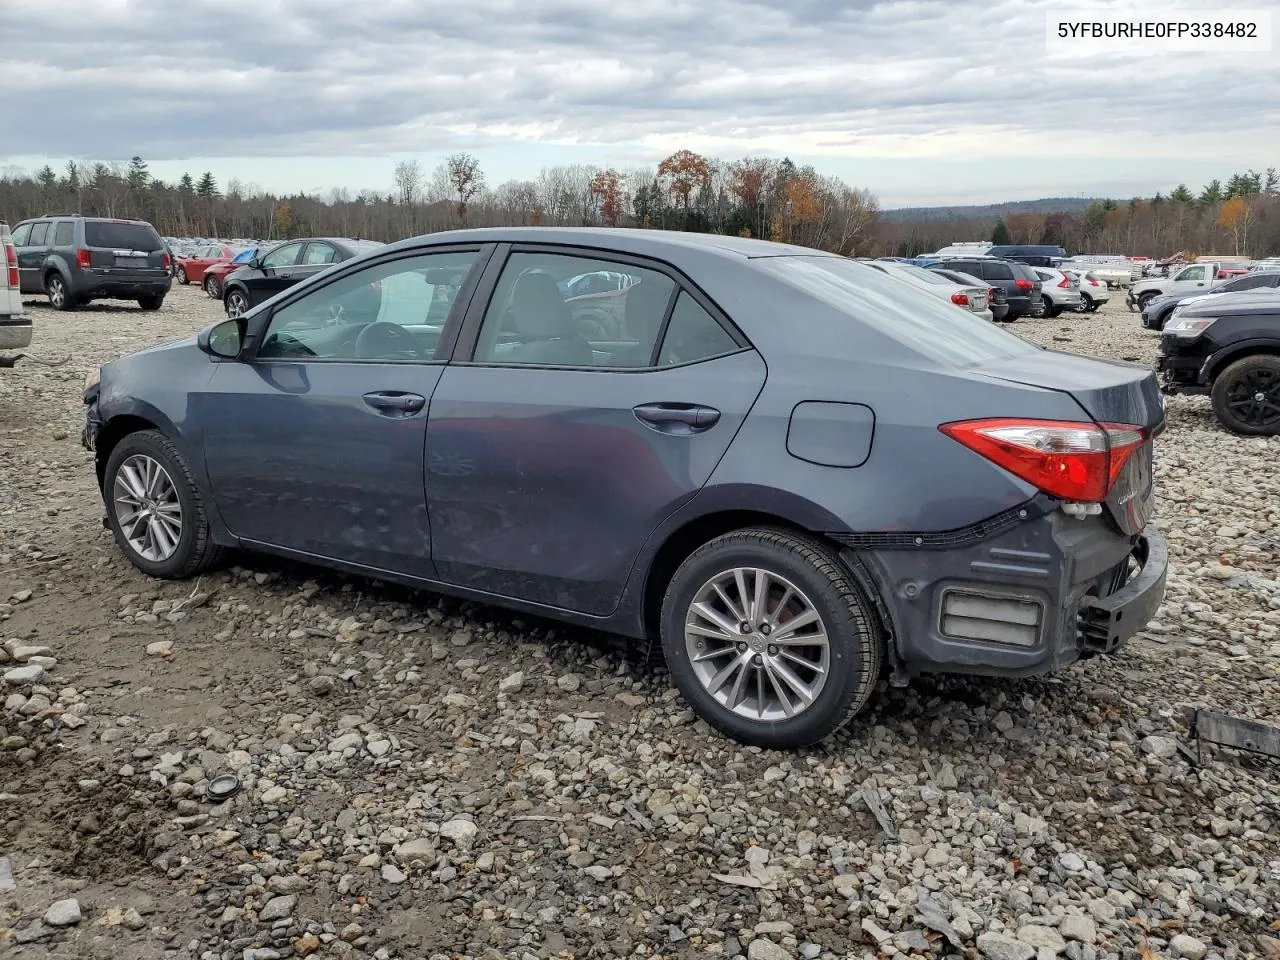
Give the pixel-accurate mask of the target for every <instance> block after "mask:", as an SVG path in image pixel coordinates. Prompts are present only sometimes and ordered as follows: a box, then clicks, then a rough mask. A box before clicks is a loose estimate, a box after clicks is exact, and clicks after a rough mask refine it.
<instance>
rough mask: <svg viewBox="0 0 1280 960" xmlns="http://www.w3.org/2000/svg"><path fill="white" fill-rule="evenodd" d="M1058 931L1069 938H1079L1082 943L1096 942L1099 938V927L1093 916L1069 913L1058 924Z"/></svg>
mask: <svg viewBox="0 0 1280 960" xmlns="http://www.w3.org/2000/svg"><path fill="white" fill-rule="evenodd" d="M1058 932H1059V933H1060V934H1062V935H1063V936H1064V937H1065V938H1066V939H1068V940H1079V941H1080V942H1081V943H1094V942H1095V941H1096V940H1097V939H1098V927H1097V924H1095V923H1094V922H1093V918H1092V917H1085V916H1081V915H1080V914H1076V913H1069V914H1067V915H1066V916H1065V917H1063V918H1062V922H1061V923H1059V924H1058Z"/></svg>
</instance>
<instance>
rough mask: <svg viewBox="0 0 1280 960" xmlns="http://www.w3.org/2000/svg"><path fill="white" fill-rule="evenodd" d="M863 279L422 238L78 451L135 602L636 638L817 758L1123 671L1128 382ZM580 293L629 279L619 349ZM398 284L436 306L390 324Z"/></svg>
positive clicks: (711, 242) (369, 258) (176, 374)
mask: <svg viewBox="0 0 1280 960" xmlns="http://www.w3.org/2000/svg"><path fill="white" fill-rule="evenodd" d="M883 268H884V265H873V264H870V263H863V262H857V261H854V260H851V259H849V258H846V257H842V256H838V255H835V254H829V253H824V252H821V251H817V250H810V249H807V248H803V247H796V246H788V245H781V244H773V243H767V242H764V241H759V240H749V239H743V238H739V237H731V236H715V235H706V234H694V233H674V232H672V233H667V232H660V231H651V230H625V229H586V228H583V229H576V228H555V229H546V228H541V229H540V228H534V227H525V228H509V229H507V228H494V229H483V230H462V231H453V232H445V233H437V234H431V235H428V236H425V237H418V238H414V239H412V240H407V241H404V242H401V243H397V244H394V245H391V246H388V247H385V248H383V249H380V250H377V251H373V252H371V253H370V254H368V255H366V256H363V257H361V258H359V259H358V260H354V261H352V262H349V263H340V264H336V265H333V266H331V267H330V268H329V269H328V270H327V271H325V272H324V273H322V274H319V275H316V276H312V277H310V278H308V279H306V280H304V281H302V282H301V283H299V284H298V285H297V286H295V287H293V288H291V289H288V290H285V291H282V292H281V293H280V294H279V295H278V296H276V297H275V298H273V299H272V300H270V301H269V302H268V303H265V304H263V305H261V306H260V307H258V308H256V309H251V310H249V311H248V312H247V313H244V314H242V315H240V316H238V317H235V318H231V319H228V320H225V321H223V322H221V323H218V324H215V325H213V326H211V327H208V328H206V329H205V330H203V331H201V332H200V333H199V334H198V335H197V336H196V337H191V338H187V339H185V340H179V341H176V342H173V343H169V344H166V345H157V346H153V347H150V348H148V349H146V350H143V351H141V352H139V353H134V354H131V355H129V356H125V357H122V358H120V359H118V360H115V361H112V362H110V363H107V364H105V365H104V366H102V367H101V368H100V369H99V370H98V371H97V372H96V373H95V374H94V375H91V376H90V378H89V379H88V381H87V382H86V384H85V394H84V399H85V405H86V421H85V429H84V435H83V438H84V442H85V445H86V446H87V447H89V448H90V449H92V450H93V451H94V462H95V465H96V471H97V480H98V482H99V484H100V488H101V490H102V496H103V500H104V506H105V508H106V514H107V520H108V524H109V526H110V528H111V531H112V533H113V534H114V535H115V538H116V541H117V543H118V545H119V547H120V549H121V550H122V551H123V552H124V554H125V555H126V556H127V557H128V558H129V560H130V561H131V562H132V563H133V564H134V565H135V566H137V567H138V568H139V569H140V570H142V571H144V572H145V573H147V574H148V575H150V576H153V577H160V578H183V577H190V576H193V575H195V574H197V573H198V572H200V571H201V570H203V569H205V568H207V567H209V566H210V565H212V564H214V563H215V562H217V561H218V560H219V558H220V556H221V554H222V552H223V550H224V549H225V548H228V547H242V548H247V549H254V550H262V551H268V552H272V553H276V554H279V555H282V556H287V557H293V558H296V559H299V560H305V561H310V562H314V563H320V564H325V565H329V566H332V567H335V568H339V569H343V570H346V571H350V572H355V573H365V574H369V575H372V576H376V577H378V578H379V579H382V580H394V581H397V582H401V583H406V584H410V585H416V586H420V587H425V588H428V589H432V590H437V591H439V592H442V593H446V594H450V595H454V596H459V597H465V598H469V599H471V600H475V601H480V602H486V603H495V604H500V605H504V606H508V607H511V608H513V609H516V610H523V611H526V612H529V613H536V614H538V615H542V616H547V617H551V618H553V619H557V620H561V621H565V622H569V623H575V624H581V625H589V626H592V627H596V628H601V629H606V630H612V631H617V632H620V633H622V634H625V635H628V636H631V637H634V638H646V637H650V638H654V639H656V640H658V641H659V642H660V644H661V648H662V650H663V652H664V655H665V658H666V662H667V664H668V666H669V668H670V671H671V675H672V677H673V679H674V681H675V683H676V685H677V686H678V687H679V689H680V691H681V692H682V693H683V695H684V696H685V698H686V699H687V701H688V702H689V703H690V705H691V706H692V708H693V710H694V711H695V712H696V713H697V715H699V716H701V717H703V718H704V719H705V720H707V722H708V723H710V724H712V725H713V726H715V727H716V728H718V729H719V730H721V731H723V732H725V733H726V734H728V735H730V736H732V737H735V738H738V739H740V740H742V741H744V742H746V743H751V744H757V745H761V746H769V747H791V746H796V745H800V744H806V743H813V742H815V741H817V740H820V739H822V738H823V737H825V736H827V735H828V734H830V733H831V732H832V731H833V730H835V729H837V728H839V727H840V726H841V725H842V724H844V723H845V722H847V721H848V719H849V718H850V717H852V716H853V715H854V714H855V713H857V712H858V711H859V710H860V709H861V708H862V707H863V706H865V705H866V704H867V703H868V701H869V700H870V698H871V696H872V693H873V691H874V690H875V688H876V684H877V681H878V680H879V678H880V677H881V676H882V674H884V673H887V674H888V675H889V676H890V677H891V678H893V679H894V680H895V682H902V681H905V680H907V679H908V678H909V677H910V676H912V675H914V674H918V673H935V672H962V673H970V674H980V675H989V676H1026V675H1034V674H1042V673H1045V672H1048V671H1050V670H1053V669H1055V668H1058V667H1060V666H1062V665H1064V664H1067V663H1070V662H1072V661H1074V660H1077V659H1080V658H1085V657H1093V656H1096V655H1099V654H1106V653H1112V652H1114V651H1116V650H1117V649H1118V648H1119V647H1120V646H1121V645H1122V644H1123V643H1124V642H1125V641H1126V640H1127V638H1129V637H1130V636H1131V635H1132V634H1133V633H1134V632H1135V631H1137V630H1139V629H1141V628H1142V626H1143V624H1145V623H1146V622H1147V620H1149V619H1150V617H1151V616H1152V615H1153V614H1154V612H1155V610H1156V609H1157V607H1158V606H1159V604H1160V602H1161V599H1162V597H1163V595H1164V584H1165V576H1166V563H1167V551H1166V549H1165V546H1164V540H1163V538H1162V536H1161V535H1160V533H1159V532H1158V531H1157V530H1156V529H1155V527H1154V526H1151V525H1150V524H1149V523H1148V518H1149V515H1150V512H1151V508H1152V505H1153V501H1154V491H1153V486H1152V454H1153V445H1154V440H1155V437H1156V436H1157V435H1158V434H1159V433H1160V431H1161V430H1162V429H1163V426H1164V409H1163V405H1162V403H1161V398H1160V394H1159V390H1158V387H1157V384H1156V380H1155V377H1154V375H1153V373H1152V371H1151V370H1150V369H1148V368H1145V367H1141V366H1138V365H1135V364H1126V363H1119V362H1108V361H1098V360H1093V359H1089V358H1085V357H1080V356H1075V355H1072V354H1067V353H1059V352H1056V351H1049V350H1044V349H1041V348H1039V347H1035V346H1033V345H1031V344H1029V343H1027V342H1026V341H1024V340H1022V339H1021V338H1019V337H1016V336H1013V335H1012V334H1010V333H1008V332H1006V331H1005V330H1003V329H1002V328H1000V327H997V326H995V325H994V324H991V323H987V322H984V320H983V319H982V318H981V317H980V316H979V315H978V314H975V313H970V312H968V311H966V310H963V309H957V308H956V307H955V306H953V305H952V304H950V303H948V302H946V301H945V300H943V299H940V298H938V297H935V296H932V295H929V294H928V293H926V292H924V286H925V285H924V284H921V285H920V286H919V287H917V286H913V285H912V284H910V283H906V282H903V281H901V280H898V279H895V278H893V277H890V276H889V275H888V272H887V271H886V270H884V269H883ZM595 271H606V272H617V273H624V274H627V275H629V277H630V280H631V282H629V283H628V284H627V289H626V297H625V299H626V303H625V307H624V317H625V331H624V334H625V337H624V339H619V340H604V341H591V340H587V339H586V338H584V337H583V336H582V334H581V330H580V328H579V325H578V321H577V318H576V317H575V316H574V312H573V309H572V308H571V306H570V304H569V303H568V302H567V301H566V299H565V296H564V293H563V292H562V291H561V288H560V283H561V281H562V280H565V279H568V278H571V277H576V276H580V275H583V274H587V273H591V272H595ZM939 279H941V278H939ZM392 286H396V287H398V288H399V289H400V294H399V295H400V297H401V298H402V300H405V301H406V302H407V301H409V300H416V301H417V302H418V303H420V304H423V303H427V302H430V303H432V304H437V305H438V306H439V309H437V310H436V311H435V313H434V314H432V315H426V316H424V313H423V311H422V309H421V308H420V307H418V308H415V309H405V310H403V311H401V312H399V313H398V314H390V315H389V314H387V313H386V312H385V308H386V300H385V292H386V290H387V289H389V288H390V287H392ZM442 288H443V290H444V291H445V292H444V296H443V298H442V297H441V296H440V295H439V291H440V290H441V289H442ZM415 291H417V292H416V293H415ZM442 300H443V301H444V302H441V301H442ZM781 317H785V318H787V321H788V322H785V323H780V322H779V318H781ZM175 424H181V428H180V429H179V428H177V427H176V426H175ZM424 450H425V451H426V455H425V457H424V454H423V452H424Z"/></svg>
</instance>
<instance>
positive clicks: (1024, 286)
mask: <svg viewBox="0 0 1280 960" xmlns="http://www.w3.org/2000/svg"><path fill="white" fill-rule="evenodd" d="M1013 282H1014V283H1016V284H1017V285H1018V289H1019V290H1030V289H1031V281H1030V280H1023V279H1021V278H1019V279H1017V280H1015V281H1013Z"/></svg>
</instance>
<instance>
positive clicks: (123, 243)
mask: <svg viewBox="0 0 1280 960" xmlns="http://www.w3.org/2000/svg"><path fill="white" fill-rule="evenodd" d="M84 242H85V246H87V247H113V248H115V249H117V250H142V251H144V252H146V253H154V252H155V251H157V250H162V249H164V241H163V240H161V239H160V234H158V233H156V231H155V227H150V226H147V225H146V224H145V223H109V222H103V221H101V220H86V221H85V223H84Z"/></svg>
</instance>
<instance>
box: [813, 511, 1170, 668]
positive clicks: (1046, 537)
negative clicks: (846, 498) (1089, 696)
mask: <svg viewBox="0 0 1280 960" xmlns="http://www.w3.org/2000/svg"><path fill="white" fill-rule="evenodd" d="M927 536H928V535H926V537H925V538H921V539H922V540H923V541H924V542H923V543H922V544H920V545H917V546H916V548H915V549H899V548H897V547H896V545H895V546H894V547H893V548H888V549H884V548H877V546H876V545H872V544H863V543H857V544H854V543H849V544H848V545H849V546H850V547H855V548H856V549H854V550H851V551H849V553H850V554H851V556H847V557H846V562H848V563H850V564H851V565H854V566H858V567H859V568H861V569H864V570H865V571H866V572H867V573H868V574H870V579H871V581H872V583H873V585H874V586H875V587H876V588H877V589H878V591H879V594H880V599H881V600H882V601H883V604H882V606H881V611H882V617H883V618H884V619H885V620H887V622H888V627H889V629H890V631H891V633H892V635H893V647H894V653H895V654H896V656H895V657H894V659H895V660H896V662H897V665H898V667H899V669H900V671H902V672H905V673H906V674H921V673H967V674H975V675H981V676H1013V677H1017V676H1036V675H1040V674H1045V673H1049V672H1051V671H1053V670H1056V669H1059V668H1061V667H1064V666H1066V665H1067V664H1070V663H1073V662H1075V661H1076V660H1080V659H1084V658H1087V657H1092V656H1095V655H1098V654H1109V653H1115V652H1116V651H1117V650H1119V649H1120V648H1121V647H1123V646H1124V644H1125V642H1126V641H1127V640H1128V639H1129V638H1130V637H1132V636H1133V634H1135V633H1137V632H1138V631H1139V630H1141V629H1142V628H1143V626H1145V625H1146V623H1147V622H1148V621H1149V620H1150V619H1151V618H1152V617H1153V616H1154V615H1155V612H1156V610H1157V609H1158V608H1159V606H1160V604H1161V602H1162V601H1163V599H1164V594H1165V581H1166V578H1167V575H1168V548H1167V546H1166V544H1165V540H1164V537H1163V535H1162V534H1161V533H1160V531H1159V530H1157V529H1156V528H1155V527H1154V526H1152V525H1148V526H1147V527H1146V528H1145V529H1144V530H1143V531H1142V532H1141V533H1140V534H1138V535H1136V536H1125V535H1123V534H1121V533H1119V532H1118V531H1117V530H1116V529H1115V528H1114V526H1112V525H1111V524H1110V523H1109V521H1107V520H1106V519H1105V518H1104V517H1101V516H1091V517H1086V518H1083V519H1077V518H1074V517H1068V516H1067V515H1066V514H1065V513H1064V512H1063V511H1062V510H1060V509H1058V508H1057V506H1056V505H1047V504H1039V505H1038V506H1037V505H1035V504H1030V505H1028V507H1027V508H1020V509H1019V510H1017V511H1013V512H1012V513H1011V516H1009V517H1007V518H1004V519H1001V518H993V519H992V520H990V521H987V522H986V523H985V524H984V525H982V529H980V530H976V531H975V532H973V533H972V534H971V535H968V536H961V535H951V534H948V535H943V534H937V535H932V536H935V537H938V538H939V539H938V541H937V542H932V543H931V542H930V541H929V540H928V539H927ZM837 539H845V538H843V537H837ZM846 542H847V541H846ZM1135 567H1136V568H1137V569H1135Z"/></svg>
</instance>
